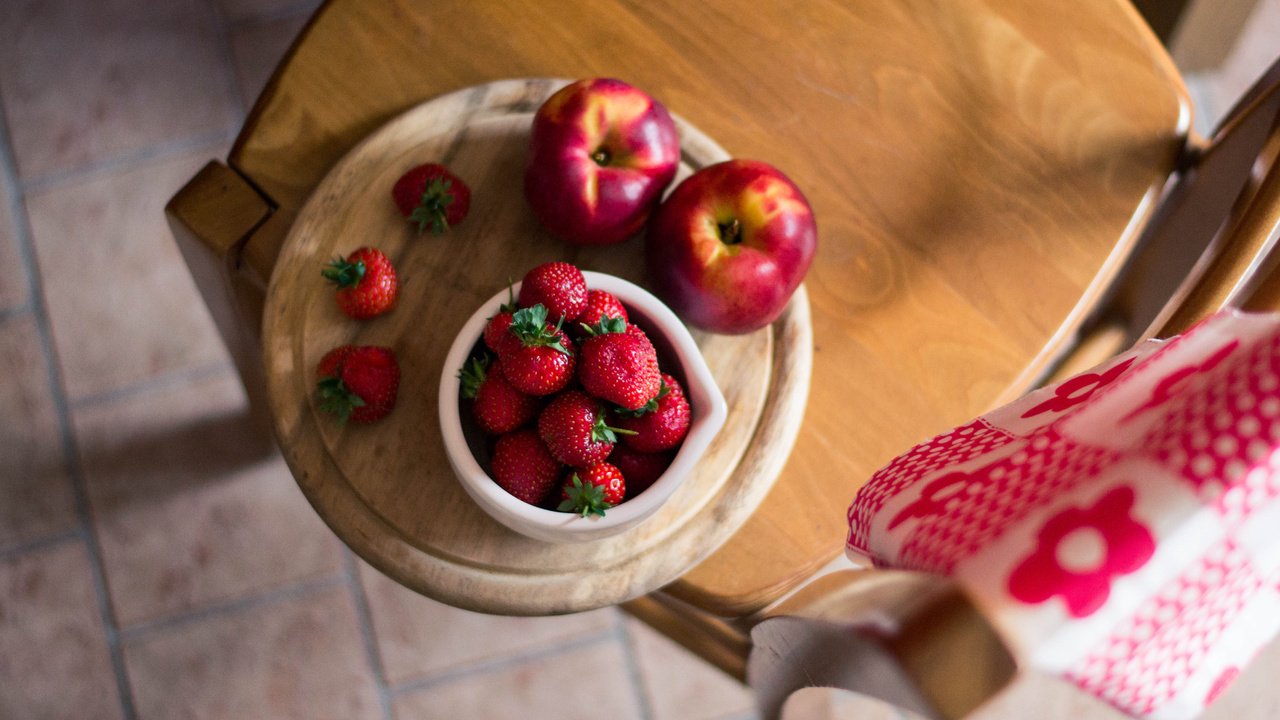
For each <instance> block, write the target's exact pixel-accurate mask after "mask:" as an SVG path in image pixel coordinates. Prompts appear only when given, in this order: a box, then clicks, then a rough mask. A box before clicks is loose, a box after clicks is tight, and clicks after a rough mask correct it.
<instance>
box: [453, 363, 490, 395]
mask: <svg viewBox="0 0 1280 720" xmlns="http://www.w3.org/2000/svg"><path fill="white" fill-rule="evenodd" d="M488 368H489V355H488V353H485V354H484V355H482V356H480V357H478V358H471V359H470V360H469V361H467V363H466V364H465V365H463V366H462V369H461V370H459V371H458V379H459V380H461V381H462V397H464V398H467V399H469V400H470V399H474V398H475V396H476V393H478V392H480V386H481V385H483V384H484V378H485V371H487V370H488Z"/></svg>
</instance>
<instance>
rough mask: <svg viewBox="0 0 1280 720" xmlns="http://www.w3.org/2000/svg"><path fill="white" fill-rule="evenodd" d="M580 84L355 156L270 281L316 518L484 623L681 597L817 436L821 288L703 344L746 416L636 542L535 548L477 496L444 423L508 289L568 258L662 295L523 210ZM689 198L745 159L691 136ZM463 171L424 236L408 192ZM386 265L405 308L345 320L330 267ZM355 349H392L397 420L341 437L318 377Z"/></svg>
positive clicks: (447, 113)
mask: <svg viewBox="0 0 1280 720" xmlns="http://www.w3.org/2000/svg"><path fill="white" fill-rule="evenodd" d="M564 82H565V81H562V80H549V79H537V80H507V81H499V82H494V83H489V84H485V85H481V86H476V87H473V88H468V89H465V90H461V91H458V92H454V93H451V94H449V95H445V96H441V97H439V98H436V99H434V100H431V101H429V102H426V103H424V104H422V105H419V106H417V107H415V108H413V109H411V110H409V111H408V112H406V113H405V114H403V115H401V116H400V117H398V118H396V119H395V120H393V121H391V122H390V123H388V124H387V125H385V126H383V127H382V128H380V129H379V130H377V131H376V132H375V133H373V134H372V135H371V136H369V137H368V138H367V139H366V140H365V141H364V142H362V143H361V144H360V145H358V146H357V147H355V148H354V149H353V150H352V151H351V152H350V153H349V154H348V155H347V156H346V157H345V158H344V159H343V160H342V161H341V162H339V163H338V164H337V165H336V166H335V167H334V168H333V170H332V171H330V173H329V174H328V175H327V176H326V178H325V179H324V181H323V182H322V183H321V184H320V185H319V186H318V187H317V189H316V191H315V193H314V194H313V195H312V196H311V199H310V200H309V201H308V203H307V204H306V206H305V207H304V208H303V211H302V212H301V214H300V215H299V217H298V219H297V221H296V222H295V223H294V226H293V228H292V230H291V231H290V234H289V237H288V239H287V240H286V242H285V246H284V248H283V250H282V251H281V254H280V260H279V262H278V263H277V265H276V270H275V273H274V275H273V276H272V280H271V285H270V288H269V291H268V297H267V306H266V313H265V328H264V331H263V344H264V349H265V356H266V357H265V360H266V366H267V375H268V382H269V390H270V395H271V404H272V409H273V412H274V414H275V416H276V432H277V435H278V439H279V441H280V445H281V447H282V449H283V451H284V455H285V458H286V460H287V461H288V463H289V466H290V468H291V469H292V471H293V473H294V475H295V477H296V478H297V480H298V483H299V485H300V486H301V487H302V490H303V491H304V493H305V494H306V495H307V497H308V499H309V500H310V501H311V503H312V505H313V506H314V507H315V508H316V510H317V512H319V513H320V515H321V516H322V517H323V518H324V519H325V521H326V522H327V523H328V524H329V525H330V527H332V528H333V530H334V531H335V532H336V533H337V534H338V535H339V537H341V538H342V539H343V540H344V541H345V542H346V543H347V544H348V545H349V546H351V547H352V548H353V549H354V550H355V551H356V552H357V553H358V554H359V555H361V556H362V557H363V558H364V559H365V560H367V561H368V562H370V563H371V564H373V565H374V566H376V567H378V568H379V569H381V570H382V571H383V572H385V573H387V574H388V575H390V576H391V577H393V578H395V579H397V580H398V581H400V582H401V583H403V584H405V585H407V586H409V587H411V588H414V589H416V590H417V591H419V592H421V593H423V594H425V595H428V596H430V597H433V598H436V599H438V600H441V601H443V602H447V603H450V604H452V605H456V606H459V607H464V608H468V609H471V610H477V611H482V612H491V613H502V614H549V613H562V612H574V611H579V610H586V609H590V608H595V607H600V606H604V605H610V604H614V603H618V602H622V601H624V600H627V599H630V598H633V597H637V596H639V595H643V594H645V593H647V592H649V591H651V590H654V589H656V588H658V587H661V586H662V585H664V584H666V583H668V582H670V581H672V580H674V579H675V578H677V577H678V576H679V575H680V574H681V573H682V572H684V571H685V570H687V569H688V568H689V567H691V566H692V565H693V564H695V563H697V562H699V561H700V560H701V559H703V558H705V557H706V556H707V555H708V554H710V553H711V552H712V551H713V550H715V549H716V547H718V546H719V545H720V544H721V543H722V542H724V541H725V540H726V539H728V537H729V536H730V535H731V534H732V533H733V532H734V531H735V530H736V529H737V528H738V527H739V526H740V525H741V524H742V522H743V521H744V520H745V519H746V518H747V516H749V515H750V513H751V512H752V511H753V510H754V509H755V508H756V506H757V505H758V504H759V503H760V501H761V500H763V498H764V496H765V494H766V493H767V492H768V490H769V488H770V486H771V485H772V483H773V482H774V480H775V479H776V478H777V475H778V473H779V472H780V470H781V466H782V463H783V462H784V460H785V458H786V456H787V454H788V453H789V452H790V449H791V447H792V445H793V443H794V440H795V437H796V433H797V432H798V429H799V424H800V420H801V417H802V415H803V412H804V404H805V401H806V398H807V395H808V384H809V373H810V366H811V363H812V335H811V328H810V323H809V306H808V299H807V295H806V294H805V291H804V289H803V287H802V288H801V289H800V290H799V291H798V292H797V293H796V295H795V297H794V298H793V299H792V302H791V304H790V305H789V307H788V308H787V311H786V312H785V313H784V315H783V317H782V318H780V319H779V320H778V321H777V322H776V323H775V324H774V325H773V326H772V327H770V328H766V329H764V330H761V331H758V332H756V333H753V334H751V335H746V336H737V337H734V336H724V335H712V334H706V333H700V332H696V331H695V332H694V337H695V339H696V340H697V342H698V345H699V347H700V348H701V349H702V352H703V354H704V356H705V357H706V359H707V362H708V365H709V366H710V368H711V370H712V373H713V374H714V376H715V377H716V381H717V384H718V385H719V386H720V389H721V390H722V391H723V393H724V395H725V399H726V400H727V401H728V405H729V417H728V420H727V422H726V424H725V427H724V429H723V430H722V431H721V432H720V434H719V435H718V436H717V437H716V439H715V441H714V442H713V443H712V446H711V447H710V449H709V450H708V452H707V454H706V455H705V456H704V457H703V459H702V460H701V461H700V462H699V464H698V466H697V469H696V471H695V472H694V473H693V474H692V475H691V476H690V477H689V478H688V479H687V480H686V482H685V483H684V484H683V485H682V486H681V488H680V489H679V490H678V491H677V492H676V493H675V495H674V496H673V497H672V498H671V499H670V500H669V501H668V502H667V503H666V504H665V505H664V506H663V507H662V508H661V509H660V510H659V511H658V512H657V513H656V514H655V515H654V516H652V517H651V518H650V519H648V520H646V521H645V522H644V523H642V524H640V525H639V526H637V527H635V528H633V529H631V530H629V531H627V532H625V533H622V534H620V535H617V536H614V537H611V538H608V539H604V540H599V541H594V542H590V543H581V544H573V545H555V544H548V543H543V542H539V541H536V540H531V539H529V538H526V537H524V536H521V535H518V534H516V533H514V532H512V531H510V530H508V529H506V528H505V527H503V526H502V525H499V524H498V523H497V522H496V521H494V520H492V519H491V518H490V517H489V516H488V515H486V514H484V512H483V511H481V510H480V508H479V507H478V506H476V505H475V504H474V502H472V501H471V499H470V498H469V497H468V496H467V495H466V494H465V493H464V492H463V490H462V488H461V486H460V485H459V484H458V481H457V479H456V478H455V477H454V476H453V473H452V471H451V470H450V468H449V465H448V462H447V460H446V458H445V454H444V446H443V443H442V442H441V439H440V430H439V424H438V421H437V417H436V412H435V407H436V394H437V385H438V382H439V378H440V374H441V371H442V369H443V368H442V364H443V361H444V355H445V353H446V352H447V350H448V347H449V345H450V343H451V342H452V340H453V338H454V336H455V335H456V334H457V332H458V330H459V328H460V327H461V326H462V324H463V322H464V321H465V320H466V319H467V317H468V316H470V315H471V313H472V312H474V311H475V309H476V308H477V307H479V305H480V303H481V302H483V301H484V300H485V299H487V298H488V297H489V296H491V295H492V294H493V293H494V292H495V291H497V290H499V289H501V288H502V287H504V286H505V285H506V283H507V281H508V279H518V278H520V277H521V276H523V274H524V273H525V271H526V270H528V269H529V268H531V267H533V266H535V265H537V264H539V263H542V262H546V261H548V260H553V259H563V260H568V261H570V262H573V263H575V264H576V265H578V266H579V267H581V268H583V269H585V270H598V271H601V272H608V273H612V274H615V275H618V276H621V277H624V278H627V279H630V280H632V281H634V282H638V283H640V284H644V282H643V281H644V279H643V277H642V276H641V269H642V267H643V262H642V257H641V252H642V243H641V241H640V240H639V239H632V240H630V241H628V242H626V243H623V244H621V245H614V246H609V247H604V248H589V249H587V248H574V247H571V246H568V245H566V244H564V243H562V242H560V241H558V240H556V239H554V238H552V237H551V236H550V235H548V234H546V233H545V232H544V231H542V230H541V229H540V228H539V226H538V224H537V222H536V221H535V220H534V218H533V216H532V215H531V214H530V212H529V210H528V208H527V206H526V204H525V201H524V198H523V194H522V192H521V179H522V174H523V163H524V154H525V147H526V145H527V142H528V128H529V126H530V123H531V120H532V116H533V113H534V112H535V111H536V109H537V108H538V106H539V105H541V104H542V102H543V101H544V100H545V99H546V98H547V97H548V96H549V95H550V94H551V93H552V92H554V91H555V90H556V89H558V88H559V87H561V86H562V85H563V84H564ZM677 124H678V125H679V129H680V133H681V147H682V164H681V170H680V175H679V176H678V177H677V182H678V181H679V180H680V179H682V178H683V177H685V176H687V175H688V174H689V173H690V172H692V171H693V170H694V169H696V168H698V167H702V166H704V165H707V164H710V163H713V162H717V161H720V160H723V159H726V158H727V155H726V154H725V152H724V151H723V150H722V149H720V147H719V146H718V145H716V144H715V143H714V142H712V141H711V140H710V139H708V138H707V137H705V136H704V135H702V134H701V133H699V132H698V131H697V130H696V129H695V128H693V127H691V126H689V125H688V124H687V123H685V122H683V121H681V120H680V119H679V118H677ZM427 161H437V162H443V163H445V164H447V165H448V166H450V168H451V169H453V170H454V171H455V172H456V173H457V174H458V175H459V176H460V177H462V178H464V179H465V180H466V181H467V182H468V184H469V185H470V186H471V188H472V193H473V194H472V207H471V213H470V216H469V217H468V218H467V220H466V221H465V222H463V223H461V224H460V225H459V226H457V227H455V228H453V229H452V230H451V231H450V232H449V233H448V234H446V235H444V236H440V237H433V236H424V237H421V238H419V237H417V236H416V235H415V234H414V233H413V232H412V231H411V229H410V228H409V227H408V226H407V225H406V224H405V223H404V221H403V220H402V219H401V218H400V217H399V215H398V214H397V213H396V211H395V209H394V207H393V205H392V203H391V200H390V188H391V186H392V184H393V183H394V182H395V180H396V178H397V177H398V176H399V175H400V174H401V173H402V172H403V171H404V170H406V169H408V168H409V167H411V166H413V165H415V164H417V163H420V162H427ZM361 245H372V246H376V247H378V248H380V249H382V250H383V251H384V252H385V253H387V255H388V256H390V257H391V258H392V261H393V262H394V263H395V265H396V267H397V269H398V271H399V273H400V277H401V282H402V287H401V298H400V305H399V307H397V309H396V310H395V311H394V312H392V313H390V314H389V315H386V316H384V317H381V318H377V319H374V320H372V321H368V322H364V323H360V322H356V321H353V320H349V319H347V318H346V317H345V316H343V315H342V314H341V313H339V311H338V310H337V308H336V306H335V304H334V302H333V297H332V294H333V291H332V289H331V288H330V287H329V286H328V284H327V283H326V282H324V281H323V279H322V278H321V277H320V269H321V267H322V266H323V264H324V263H325V262H326V261H328V260H329V259H331V258H333V257H334V256H337V255H346V254H347V253H349V252H350V251H351V250H354V249H355V248H357V247H359V246H361ZM344 343H355V344H377V345H386V346H390V347H392V348H394V349H395V350H396V353H397V355H398V357H399V358H400V364H401V374H402V380H401V386H400V393H399V403H398V406H397V408H396V410H395V412H393V413H392V414H391V416H389V417H388V418H386V419H385V420H383V421H381V422H379V423H376V424H373V425H368V426H357V425H349V426H346V427H341V426H339V425H338V424H337V423H335V422H334V421H333V419H332V418H330V417H328V416H325V415H322V414H320V413H318V412H317V409H316V407H315V404H314V401H313V393H312V390H313V383H314V377H313V373H314V368H315V366H316V363H317V362H318V361H319V359H320V357H321V356H322V355H323V354H324V353H325V352H327V351H328V350H329V349H330V348H333V347H335V346H337V345H341V344H344Z"/></svg>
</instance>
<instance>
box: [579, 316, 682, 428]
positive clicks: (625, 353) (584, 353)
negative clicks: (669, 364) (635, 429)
mask: <svg viewBox="0 0 1280 720" xmlns="http://www.w3.org/2000/svg"><path fill="white" fill-rule="evenodd" d="M587 331H588V333H589V334H590V335H591V337H588V338H587V339H586V340H584V341H582V349H581V357H580V358H579V359H578V380H579V381H580V382H581V383H582V387H583V389H584V390H586V391H587V392H589V393H591V394H592V395H595V396H596V397H598V398H601V399H604V400H608V401H609V402H611V403H614V404H615V405H618V406H619V407H622V408H623V409H625V410H639V409H640V408H642V407H644V406H645V404H646V403H648V402H649V401H650V400H652V399H654V398H655V397H657V395H658V390H660V389H661V387H662V378H661V373H660V371H659V370H658V354H657V352H655V351H654V349H653V344H652V343H650V342H649V339H648V338H646V337H644V336H642V335H636V334H634V333H629V332H627V323H626V321H625V320H623V319H621V318H605V319H604V320H601V321H600V323H599V324H598V325H596V326H595V327H593V328H587Z"/></svg>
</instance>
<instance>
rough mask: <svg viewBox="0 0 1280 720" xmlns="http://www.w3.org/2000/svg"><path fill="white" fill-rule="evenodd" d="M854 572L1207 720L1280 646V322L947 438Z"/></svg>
mask: <svg viewBox="0 0 1280 720" xmlns="http://www.w3.org/2000/svg"><path fill="white" fill-rule="evenodd" d="M848 514H849V537H848V547H847V553H848V555H849V557H850V558H851V559H853V560H854V561H855V562H860V563H866V562H867V561H868V560H869V561H870V562H871V563H873V564H875V565H877V566H880V567H895V568H903V569H912V570H923V571H928V572H935V573H942V574H946V575H949V576H951V577H953V578H955V579H957V580H958V581H959V582H960V583H961V584H962V585H963V586H964V587H965V589H966V590H967V592H968V593H969V595H970V596H971V597H972V598H973V600H974V601H975V602H976V603H977V604H978V605H979V606H980V607H981V608H982V609H983V610H984V611H985V613H986V615H987V617H989V618H991V620H992V622H993V624H994V625H995V627H996V628H997V630H998V631H999V632H1000V633H1001V635H1002V636H1003V638H1004V639H1005V641H1006V643H1007V644H1008V645H1009V647H1010V648H1011V650H1012V651H1013V652H1014V655H1015V657H1017V658H1018V659H1019V661H1020V662H1022V663H1023V664H1026V665H1030V666H1034V667H1037V668H1040V669H1042V670H1046V671H1048V672H1051V673H1054V674H1056V675H1059V676H1060V677H1063V678H1065V679H1067V680H1069V681H1070V682H1073V683H1074V684H1075V685H1077V686H1078V687H1080V688H1082V689H1083V690H1085V691H1087V692H1090V693H1092V694H1094V695H1096V696H1098V697H1099V698H1102V699H1103V700H1105V701H1107V702H1109V703H1111V704H1112V705H1114V706H1116V707H1117V708H1119V709H1121V710H1123V711H1125V712H1127V713H1129V714H1131V715H1133V716H1136V717H1149V718H1158V719H1161V720H1177V719H1181V718H1193V717H1196V716H1197V715H1199V714H1200V713H1201V712H1202V711H1203V710H1204V708H1205V706H1206V705H1208V704H1209V703H1210V702H1212V700H1213V698H1214V697H1216V696H1217V695H1218V694H1219V693H1220V692H1221V691H1222V690H1223V689H1224V688H1226V687H1227V685H1229V684H1230V682H1231V681H1232V680H1233V679H1234V678H1235V677H1236V676H1237V675H1238V674H1239V672H1240V669H1241V668H1242V667H1243V666H1245V665H1246V664H1247V663H1248V662H1249V660H1250V659H1251V658H1252V657H1253V655H1254V654H1255V653H1256V652H1257V650H1258V649H1259V648H1260V647H1261V646H1262V645H1264V644H1265V643H1266V642H1267V641H1268V640H1270V639H1271V638H1272V637H1273V636H1274V635H1275V634H1276V632H1277V630H1280V316H1273V315H1246V314H1241V313H1236V312H1224V313H1220V314H1218V315H1215V316H1213V317H1211V318H1209V319H1207V320H1205V321H1204V322H1202V323H1200V324H1199V325H1197V326H1196V327H1194V328H1193V329H1191V330H1189V331H1188V332H1187V333H1186V334H1184V335H1181V336H1179V337H1177V338H1175V339H1172V340H1169V341H1166V342H1151V343H1145V344H1143V345H1140V346H1139V347H1137V348H1135V349H1134V350H1131V351H1130V352H1127V353H1125V354H1123V355H1120V356H1119V357H1116V358H1113V359H1112V360H1110V361H1108V362H1106V363H1104V364H1102V365H1101V366H1099V367H1097V368H1094V369H1093V370H1091V371H1089V372H1086V373H1082V374H1080V375H1077V376H1076V377H1073V378H1071V379H1069V380H1066V381H1064V382H1062V383H1060V384H1058V385H1055V386H1052V387H1048V388H1044V389H1041V390H1038V391H1036V392H1033V393H1031V394H1029V395H1027V396H1026V397H1024V398H1022V399H1020V400H1018V401H1016V402H1014V403H1013V404H1011V405H1007V406H1005V407H1003V408H1000V409H999V410H996V411H993V412H991V413H989V414H987V415H984V416H983V417H980V418H978V419H977V420H975V421H973V422H970V423H968V424H966V425H963V426H961V427H958V428H955V429H953V430H951V431H950V432H947V433H944V434H942V435H939V436H938V437H935V438H933V439H931V440H929V441H927V442H925V443H923V444H921V445H919V446H917V447H915V448H913V449H912V450H910V451H909V452H907V453H906V454H904V455H902V456H900V457H898V458H896V459H895V460H893V461H892V462H891V463H889V465H887V466H886V467H884V468H883V469H881V470H880V471H879V472H877V473H876V474H875V476H874V477H873V478H872V479H871V481H870V482H869V483H867V485H865V486H864V487H863V488H862V489H861V490H860V491H859V492H858V494H857V497H856V498H855V499H854V501H853V504H852V505H851V506H850V508H849V513H848Z"/></svg>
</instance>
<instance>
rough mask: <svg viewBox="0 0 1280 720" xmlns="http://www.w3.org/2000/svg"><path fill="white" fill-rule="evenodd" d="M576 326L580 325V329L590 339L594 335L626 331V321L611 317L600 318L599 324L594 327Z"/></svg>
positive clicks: (586, 325) (584, 324)
mask: <svg viewBox="0 0 1280 720" xmlns="http://www.w3.org/2000/svg"><path fill="white" fill-rule="evenodd" d="M578 324H579V325H581V326H582V329H583V330H586V331H587V334H588V335H590V336H592V337H595V336H596V335H607V334H609V333H625V332H626V331H627V321H626V320H623V319H622V318H620V317H614V316H612V315H605V316H604V317H602V318H600V322H598V323H596V324H595V325H588V324H586V323H578Z"/></svg>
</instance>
